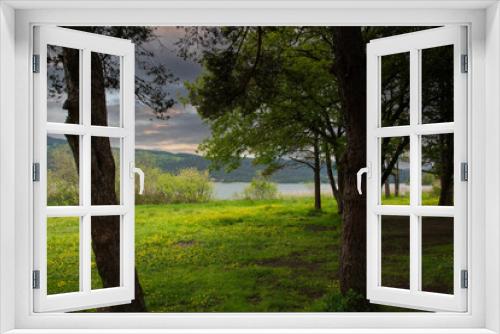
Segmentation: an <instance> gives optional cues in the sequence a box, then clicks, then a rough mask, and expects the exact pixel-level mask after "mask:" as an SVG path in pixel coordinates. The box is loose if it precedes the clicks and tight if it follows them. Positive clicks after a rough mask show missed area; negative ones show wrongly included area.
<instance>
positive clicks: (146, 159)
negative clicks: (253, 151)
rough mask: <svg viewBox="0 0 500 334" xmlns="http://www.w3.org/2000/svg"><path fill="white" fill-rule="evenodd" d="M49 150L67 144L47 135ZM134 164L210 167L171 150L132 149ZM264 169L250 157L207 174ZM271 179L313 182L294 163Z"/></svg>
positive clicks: (244, 177) (235, 176) (244, 174)
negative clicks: (228, 167) (230, 168)
mask: <svg viewBox="0 0 500 334" xmlns="http://www.w3.org/2000/svg"><path fill="white" fill-rule="evenodd" d="M47 144H48V150H50V149H51V148H54V147H56V146H59V145H66V141H65V140H63V139H56V138H51V137H49V138H48V143H47ZM135 163H136V165H137V166H139V167H140V166H151V167H157V168H159V169H160V170H163V171H166V172H173V173H175V172H177V171H179V170H181V169H183V168H188V167H194V168H197V169H199V170H207V169H209V167H210V161H209V160H207V159H205V158H204V157H202V156H199V155H196V154H189V153H171V152H165V151H156V150H144V149H136V150H135ZM262 169H264V167H263V166H255V165H254V164H253V159H250V158H245V159H243V160H242V162H241V165H240V167H239V168H237V169H236V170H234V171H232V172H230V173H226V172H224V171H222V170H221V171H211V172H210V177H211V178H212V179H213V180H214V181H218V182H249V181H250V180H252V178H253V177H255V176H256V175H258V172H259V171H261V170H262ZM321 178H322V181H323V182H328V176H327V174H326V170H325V168H324V167H323V168H322V171H321ZM271 180H272V181H274V182H278V183H305V182H307V183H308V182H313V173H312V170H311V169H310V168H309V167H307V166H304V165H301V164H296V165H293V166H288V167H284V168H282V169H280V170H278V171H276V172H275V173H274V174H273V175H272V176H271Z"/></svg>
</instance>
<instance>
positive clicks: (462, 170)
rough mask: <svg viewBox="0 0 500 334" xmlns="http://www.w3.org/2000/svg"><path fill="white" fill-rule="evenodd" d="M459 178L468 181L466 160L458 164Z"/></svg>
mask: <svg viewBox="0 0 500 334" xmlns="http://www.w3.org/2000/svg"><path fill="white" fill-rule="evenodd" d="M460 180H462V181H469V164H468V163H467V162H462V163H461V164H460Z"/></svg>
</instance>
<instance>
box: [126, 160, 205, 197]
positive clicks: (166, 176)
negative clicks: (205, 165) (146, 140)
mask: <svg viewBox="0 0 500 334" xmlns="http://www.w3.org/2000/svg"><path fill="white" fill-rule="evenodd" d="M145 174H146V179H145V184H144V195H137V196H136V203H138V204H162V203H199V202H207V201H209V200H211V199H212V197H213V184H212V182H211V181H210V178H209V175H208V172H207V171H199V170H197V169H196V168H185V169H182V170H180V171H179V172H178V173H177V174H172V173H167V172H165V173H164V172H161V171H160V170H159V169H157V168H150V169H147V170H146V171H145Z"/></svg>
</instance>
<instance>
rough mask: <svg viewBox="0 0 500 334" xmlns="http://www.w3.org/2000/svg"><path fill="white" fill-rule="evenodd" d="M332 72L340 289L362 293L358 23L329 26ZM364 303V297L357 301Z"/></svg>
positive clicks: (362, 112) (362, 98) (361, 46)
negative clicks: (337, 101) (340, 185)
mask: <svg viewBox="0 0 500 334" xmlns="http://www.w3.org/2000/svg"><path fill="white" fill-rule="evenodd" d="M331 29H332V32H333V44H334V50H333V51H334V58H335V59H334V60H335V63H334V66H333V68H332V70H333V73H334V74H335V75H336V77H337V80H338V84H339V93H340V98H341V105H342V107H343V108H342V109H343V110H342V111H343V118H344V124H345V129H346V151H345V153H344V154H345V156H344V157H343V159H342V161H343V169H344V173H345V174H344V189H343V190H344V191H343V192H344V212H343V215H342V220H343V226H342V248H341V255H340V289H341V291H342V293H343V294H345V293H347V292H348V291H349V290H352V291H354V292H356V293H358V294H360V295H363V296H364V295H366V197H365V196H366V195H365V192H366V191H365V190H366V186H365V184H363V189H364V191H363V195H359V194H358V192H357V190H356V189H357V187H356V173H357V172H358V170H359V169H360V168H363V167H365V165H366V54H365V48H366V45H365V42H364V41H363V37H362V33H361V28H360V27H333V28H331ZM360 302H361V303H363V305H358V307H359V308H362V307H364V305H365V304H366V301H360Z"/></svg>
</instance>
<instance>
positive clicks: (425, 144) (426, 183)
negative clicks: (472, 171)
mask: <svg viewBox="0 0 500 334" xmlns="http://www.w3.org/2000/svg"><path fill="white" fill-rule="evenodd" d="M453 160H454V159H453V134H451V133H448V134H440V135H429V136H422V204H423V205H446V206H450V205H451V206H452V205H453V189H454V187H453V173H454V161H453Z"/></svg>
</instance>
